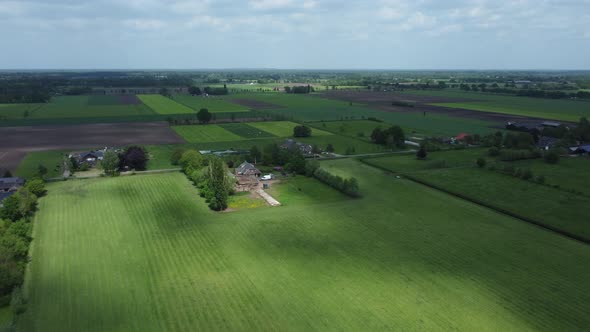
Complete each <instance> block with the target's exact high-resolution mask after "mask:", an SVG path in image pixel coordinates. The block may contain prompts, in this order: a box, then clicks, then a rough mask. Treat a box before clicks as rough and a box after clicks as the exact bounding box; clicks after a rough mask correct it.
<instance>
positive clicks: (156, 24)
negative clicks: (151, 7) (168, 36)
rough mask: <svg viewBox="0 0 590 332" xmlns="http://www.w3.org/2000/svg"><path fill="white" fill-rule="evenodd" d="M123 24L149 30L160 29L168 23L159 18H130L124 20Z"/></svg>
mask: <svg viewBox="0 0 590 332" xmlns="http://www.w3.org/2000/svg"><path fill="white" fill-rule="evenodd" d="M123 25H125V26H126V27H128V28H133V29H136V30H142V31H149V30H161V29H163V28H165V27H166V26H167V25H168V24H167V23H166V22H164V21H161V20H149V19H130V20H124V21H123Z"/></svg>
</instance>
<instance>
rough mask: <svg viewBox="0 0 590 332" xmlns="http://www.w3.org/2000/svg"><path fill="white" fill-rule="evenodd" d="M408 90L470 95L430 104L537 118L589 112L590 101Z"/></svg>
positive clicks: (561, 117)
mask: <svg viewBox="0 0 590 332" xmlns="http://www.w3.org/2000/svg"><path fill="white" fill-rule="evenodd" d="M407 93H408V94H417V95H431V96H441V97H454V98H462V99H473V101H464V102H458V103H433V104H431V105H434V106H444V107H453V108H464V109H468V110H473V111H481V112H493V113H501V114H509V115H515V116H526V117H534V118H540V119H549V120H559V121H569V122H578V121H579V120H580V118H581V117H583V116H585V117H589V116H590V102H588V101H580V100H553V99H541V98H529V97H516V96H505V95H497V94H490V93H478V92H464V91H408V92H407Z"/></svg>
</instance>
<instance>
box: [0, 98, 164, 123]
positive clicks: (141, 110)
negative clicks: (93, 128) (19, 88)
mask: <svg viewBox="0 0 590 332" xmlns="http://www.w3.org/2000/svg"><path fill="white" fill-rule="evenodd" d="M111 98H116V97H114V96H61V97H54V98H52V99H51V102H49V103H46V104H18V105H10V106H5V107H0V117H2V116H4V117H5V119H7V120H23V121H25V120H26V121H32V122H35V121H39V120H59V119H84V118H89V119H93V118H96V119H97V122H100V119H101V118H118V117H141V116H146V115H154V114H155V113H154V112H153V111H152V110H151V109H150V108H149V107H147V106H146V105H143V104H137V105H123V104H118V103H114V101H113V100H112V99H111ZM5 105H6V104H5ZM25 111H27V116H25Z"/></svg>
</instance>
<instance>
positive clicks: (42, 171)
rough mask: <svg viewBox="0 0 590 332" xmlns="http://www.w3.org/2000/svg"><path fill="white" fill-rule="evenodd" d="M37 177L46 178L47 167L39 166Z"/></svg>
mask: <svg viewBox="0 0 590 332" xmlns="http://www.w3.org/2000/svg"><path fill="white" fill-rule="evenodd" d="M37 175H38V176H39V177H42V178H43V177H45V175H47V167H45V166H43V165H42V164H39V166H37Z"/></svg>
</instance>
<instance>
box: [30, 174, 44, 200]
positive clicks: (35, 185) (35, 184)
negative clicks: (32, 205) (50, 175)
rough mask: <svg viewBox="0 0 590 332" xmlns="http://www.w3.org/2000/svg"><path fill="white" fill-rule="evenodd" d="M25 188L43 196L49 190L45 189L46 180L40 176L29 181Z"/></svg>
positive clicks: (38, 195)
mask: <svg viewBox="0 0 590 332" xmlns="http://www.w3.org/2000/svg"><path fill="white" fill-rule="evenodd" d="M25 188H27V190H29V191H30V192H31V193H32V194H34V195H35V196H37V197H41V196H43V195H45V193H46V192H47V190H45V181H43V180H42V179H39V178H36V179H32V180H30V181H29V182H27V184H26V185H25Z"/></svg>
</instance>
